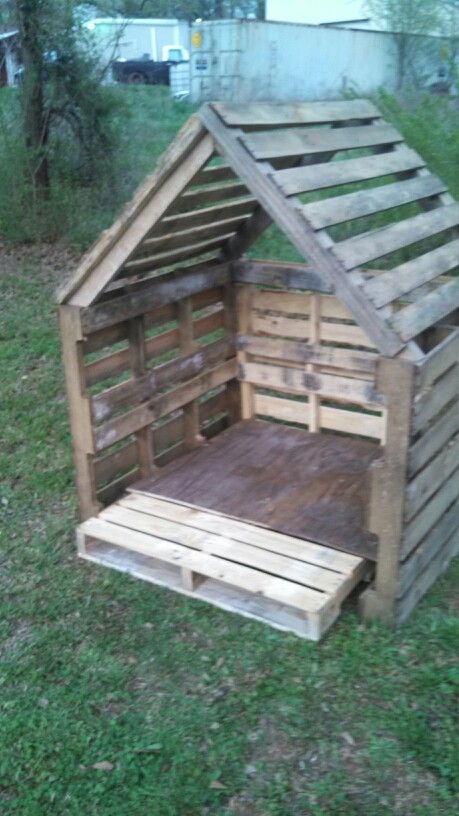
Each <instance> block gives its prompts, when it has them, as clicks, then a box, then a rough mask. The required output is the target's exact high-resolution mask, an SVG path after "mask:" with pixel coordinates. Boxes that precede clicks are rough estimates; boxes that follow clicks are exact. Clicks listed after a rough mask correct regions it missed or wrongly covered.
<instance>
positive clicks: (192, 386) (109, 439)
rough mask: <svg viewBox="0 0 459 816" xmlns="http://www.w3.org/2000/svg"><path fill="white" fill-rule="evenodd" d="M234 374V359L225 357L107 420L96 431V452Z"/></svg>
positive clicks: (177, 407) (226, 380)
mask: <svg viewBox="0 0 459 816" xmlns="http://www.w3.org/2000/svg"><path fill="white" fill-rule="evenodd" d="M236 373H237V363H236V358H232V359H230V360H227V361H226V362H225V363H222V364H221V365H219V366H216V367H215V368H213V369H211V370H210V371H208V372H205V373H204V374H201V375H200V376H199V377H194V378H193V379H192V380H188V381H187V382H185V383H183V385H179V386H177V388H173V389H171V391H168V392H167V393H166V394H160V395H159V396H157V397H154V398H153V399H151V400H149V402H147V403H145V404H143V405H140V406H138V407H136V408H133V409H132V410H131V411H128V412H127V413H125V414H123V415H122V416H120V417H115V418H114V419H111V420H108V422H105V423H104V424H103V425H100V426H99V427H98V428H96V430H95V447H96V450H97V451H101V450H103V449H104V448H108V447H109V446H110V445H114V444H115V443H116V442H119V441H120V440H121V439H124V438H125V437H126V436H130V434H132V433H135V432H136V431H137V430H139V429H140V428H143V427H145V425H149V424H150V423H152V422H155V421H156V420H158V419H161V418H162V417H164V416H167V415H168V414H171V413H173V411H177V410H178V409H179V408H182V406H183V405H186V403H187V402H190V400H192V399H197V398H198V397H200V396H202V395H203V394H205V393H206V392H207V391H210V390H211V389H212V388H217V387H218V386H219V385H223V384H224V383H226V382H228V380H232V379H234V377H235V376H236Z"/></svg>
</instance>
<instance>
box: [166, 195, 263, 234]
mask: <svg viewBox="0 0 459 816" xmlns="http://www.w3.org/2000/svg"><path fill="white" fill-rule="evenodd" d="M255 207H256V201H255V199H254V198H252V197H251V196H246V197H245V198H240V199H238V201H231V202H230V203H229V204H219V205H217V206H215V207H203V208H201V209H200V210H193V211H192V212H189V213H182V214H181V215H172V216H167V217H166V218H163V219H162V220H161V221H159V222H158V224H156V226H155V227H154V230H153V231H152V232H151V233H150V235H151V236H152V237H153V236H159V235H166V234H168V233H171V232H181V231H182V230H185V229H191V228H192V227H196V226H203V225H204V224H213V223H215V221H220V220H225V219H227V218H237V217H238V216H242V215H249V214H250V213H251V212H253V210H254V208H255Z"/></svg>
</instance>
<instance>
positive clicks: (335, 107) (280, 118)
mask: <svg viewBox="0 0 459 816" xmlns="http://www.w3.org/2000/svg"><path fill="white" fill-rule="evenodd" d="M212 107H213V108H214V110H216V111H217V113H218V114H219V116H220V117H221V118H222V119H223V121H224V122H225V123H226V124H227V125H230V126H235V125H236V126H241V127H246V126H258V127H259V126H266V127H275V126H280V127H282V126H288V125H302V124H308V125H312V124H316V125H320V124H328V123H330V122H346V121H351V120H352V119H378V118H380V116H381V114H380V113H379V111H378V109H377V108H376V107H375V106H374V105H373V104H372V103H371V102H368V101H367V100H366V99H352V100H348V101H345V102H296V103H293V104H292V103H284V104H275V103H269V102H252V103H251V104H250V105H244V104H237V103H229V102H214V103H212Z"/></svg>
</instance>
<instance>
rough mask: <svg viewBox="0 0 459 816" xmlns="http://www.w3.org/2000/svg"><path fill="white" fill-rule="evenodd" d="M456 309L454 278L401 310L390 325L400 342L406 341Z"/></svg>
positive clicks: (458, 296) (458, 294)
mask: <svg viewBox="0 0 459 816" xmlns="http://www.w3.org/2000/svg"><path fill="white" fill-rule="evenodd" d="M458 307H459V278H454V280H451V281H449V282H448V283H445V284H444V286H439V287H438V289H435V291H434V292H430V293H429V294H428V295H425V297H423V298H421V299H420V300H418V301H417V302H416V303H410V305H409V306H406V307H405V309H401V311H400V312H397V313H396V314H395V315H393V317H391V319H390V323H391V325H392V326H393V328H394V329H395V330H396V331H397V333H398V334H399V335H400V337H401V338H402V340H404V341H408V340H410V339H411V338H412V337H416V335H417V334H419V333H420V332H422V331H424V329H427V328H429V326H432V325H433V324H434V323H437V321H438V320H441V319H442V318H443V317H446V315H448V314H450V312H452V311H454V309H457V308H458Z"/></svg>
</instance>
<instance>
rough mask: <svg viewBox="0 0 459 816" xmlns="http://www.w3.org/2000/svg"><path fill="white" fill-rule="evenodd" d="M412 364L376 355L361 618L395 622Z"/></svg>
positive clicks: (410, 403) (408, 439)
mask: <svg viewBox="0 0 459 816" xmlns="http://www.w3.org/2000/svg"><path fill="white" fill-rule="evenodd" d="M414 372H415V368H414V366H413V364H412V363H410V362H409V361H407V360H404V359H401V358H398V359H387V358H381V359H380V360H379V361H378V364H377V373H376V389H377V391H379V392H380V393H382V394H384V395H385V397H386V400H387V430H386V443H385V447H384V455H383V458H382V459H381V460H379V461H378V462H377V463H376V464H375V465H374V467H373V469H372V471H371V473H372V481H371V502H370V512H369V529H370V530H371V532H373V533H375V535H377V536H378V538H379V545H378V561H377V566H376V580H375V584H374V586H372V587H370V588H369V589H367V590H366V592H364V593H363V595H361V598H360V608H361V611H362V614H363V616H364V617H365V618H368V619H373V618H377V619H379V620H383V621H384V622H385V623H387V624H389V625H392V626H393V625H395V624H396V598H397V590H398V584H399V565H400V547H401V540H402V534H403V520H404V509H405V487H406V478H407V466H408V450H409V442H410V429H411V416H412V405H413V393H414Z"/></svg>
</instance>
